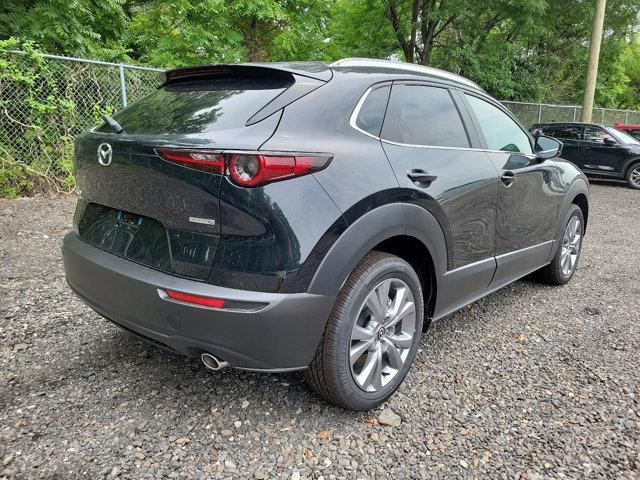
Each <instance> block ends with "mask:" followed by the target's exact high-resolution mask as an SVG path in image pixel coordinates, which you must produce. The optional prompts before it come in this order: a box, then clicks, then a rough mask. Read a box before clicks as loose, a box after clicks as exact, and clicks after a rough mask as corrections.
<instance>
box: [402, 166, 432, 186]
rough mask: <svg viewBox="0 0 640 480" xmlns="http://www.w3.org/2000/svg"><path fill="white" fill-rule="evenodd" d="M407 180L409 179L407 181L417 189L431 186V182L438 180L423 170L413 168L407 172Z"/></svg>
mask: <svg viewBox="0 0 640 480" xmlns="http://www.w3.org/2000/svg"><path fill="white" fill-rule="evenodd" d="M407 178H409V180H411V181H412V182H413V183H415V184H416V185H417V186H418V187H428V186H429V185H431V182H434V181H435V180H436V179H437V178H438V176H437V175H430V174H429V173H428V172H425V171H424V170H420V169H419V168H414V169H413V170H409V171H408V172H407Z"/></svg>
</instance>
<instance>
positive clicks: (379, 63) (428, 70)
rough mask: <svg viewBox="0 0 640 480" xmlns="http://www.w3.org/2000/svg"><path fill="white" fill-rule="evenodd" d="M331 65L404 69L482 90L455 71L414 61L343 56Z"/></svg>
mask: <svg viewBox="0 0 640 480" xmlns="http://www.w3.org/2000/svg"><path fill="white" fill-rule="evenodd" d="M329 66H330V67H381V68H389V69H394V70H403V71H406V72H414V73H422V74H425V75H429V76H433V77H440V78H444V79H447V80H451V81H453V82H456V83H461V84H464V85H467V86H469V87H472V88H476V89H478V90H482V88H480V86H479V85H478V84H477V83H475V82H472V81H471V80H469V79H467V78H464V77H461V76H460V75H456V74H455V73H450V72H447V71H445V70H439V69H437V68H432V67H426V66H424V65H416V64H414V63H406V62H396V61H393V60H379V59H375V58H358V57H353V58H343V59H341V60H337V61H335V62H333V63H331V64H330V65H329Z"/></svg>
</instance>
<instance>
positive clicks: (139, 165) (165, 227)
mask: <svg viewBox="0 0 640 480" xmlns="http://www.w3.org/2000/svg"><path fill="white" fill-rule="evenodd" d="M295 72H296V71H295V70H292V69H289V68H286V67H282V66H264V65H260V66H252V65H237V66H208V67H196V68H191V69H179V70H173V71H169V72H167V73H166V77H165V82H164V84H163V85H162V86H161V87H160V88H159V89H158V90H156V91H155V92H154V93H152V94H151V95H149V96H147V97H146V98H144V99H142V100H140V101H139V102H136V103H134V104H132V105H131V106H129V107H128V108H126V109H124V110H122V111H120V112H119V113H118V114H116V115H115V116H114V119H115V120H116V121H117V122H118V123H119V124H120V125H121V126H122V128H123V129H124V133H121V134H116V133H115V132H114V131H113V129H112V128H111V127H110V126H109V125H107V124H106V123H105V124H103V125H101V126H99V127H97V128H95V129H93V130H92V131H90V132H88V133H86V134H83V135H82V136H80V137H78V139H77V140H76V155H75V170H76V177H77V186H78V190H79V191H80V195H81V200H80V201H79V202H78V209H77V211H76V217H75V223H76V228H77V230H78V234H79V236H80V237H81V238H82V239H83V240H85V241H86V242H88V243H91V244H92V245H94V246H96V247H98V248H101V249H103V250H106V251H108V252H110V253H113V254H116V255H119V256H122V257H125V258H128V259H130V260H133V261H136V262H138V263H141V264H143V265H147V266H150V267H152V268H156V269H159V270H163V271H168V272H172V273H175V274H178V275H182V276H186V277H190V278H197V279H205V278H207V276H208V274H209V272H210V270H211V265H212V263H213V259H214V256H215V253H216V249H217V247H218V242H219V236H220V231H221V226H220V200H219V193H220V185H221V181H222V178H223V177H222V176H221V175H220V174H219V173H218V172H215V173H212V172H210V171H202V170H199V169H196V168H190V167H189V166H186V165H184V164H177V163H174V162H171V161H167V160H166V159H164V158H162V157H161V156H160V155H159V154H158V153H157V152H158V149H163V148H164V149H167V148H174V149H189V148H197V149H210V150H212V151H219V150H227V149H232V150H233V149H238V150H259V148H260V146H261V145H262V144H263V143H264V142H265V141H267V140H268V139H269V137H270V136H271V135H272V134H273V132H274V131H275V129H276V127H277V125H278V121H279V118H280V114H281V111H282V108H283V107H284V106H286V105H287V104H289V103H291V102H292V101H295V100H296V99H297V98H300V97H301V96H302V95H304V94H306V93H308V92H309V91H311V90H313V89H315V88H318V86H320V85H322V84H324V81H325V80H324V79H321V78H317V77H318V75H319V74H315V73H309V72H306V71H300V72H298V73H295ZM322 75H326V72H323V73H322Z"/></svg>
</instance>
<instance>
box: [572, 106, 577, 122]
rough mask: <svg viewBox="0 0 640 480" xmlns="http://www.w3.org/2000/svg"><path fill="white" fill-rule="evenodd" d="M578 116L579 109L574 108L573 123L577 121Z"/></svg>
mask: <svg viewBox="0 0 640 480" xmlns="http://www.w3.org/2000/svg"><path fill="white" fill-rule="evenodd" d="M577 116H578V107H573V121H574V122H575V121H576V117H577Z"/></svg>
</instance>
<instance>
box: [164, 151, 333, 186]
mask: <svg viewBox="0 0 640 480" xmlns="http://www.w3.org/2000/svg"><path fill="white" fill-rule="evenodd" d="M156 152H157V153H158V155H160V156H161V157H162V158H164V159H165V160H168V161H170V162H174V163H178V164H181V165H183V166H185V167H190V168H195V169H197V170H202V171H205V172H209V173H215V174H223V173H226V174H228V175H229V176H230V177H231V178H232V179H233V181H234V182H235V183H236V184H238V185H240V186H242V187H256V186H259V185H264V184H266V183H270V182H275V181H277V180H284V179H286V178H292V177H299V176H301V175H307V174H309V173H313V172H318V171H320V170H322V169H324V168H326V167H327V166H328V165H329V163H331V160H332V159H333V157H332V156H331V155H328V154H315V153H304V154H290V155H287V154H282V153H266V152H265V153H256V152H246V153H245V152H229V153H226V154H225V153H221V152H214V151H210V150H182V149H166V148H159V149H157V150H156Z"/></svg>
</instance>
